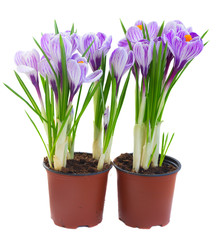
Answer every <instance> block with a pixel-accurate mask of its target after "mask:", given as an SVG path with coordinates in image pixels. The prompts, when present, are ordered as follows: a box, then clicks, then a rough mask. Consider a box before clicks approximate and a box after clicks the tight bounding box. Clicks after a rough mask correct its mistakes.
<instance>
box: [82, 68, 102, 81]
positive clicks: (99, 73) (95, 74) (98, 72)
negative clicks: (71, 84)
mask: <svg viewBox="0 0 222 240" xmlns="http://www.w3.org/2000/svg"><path fill="white" fill-rule="evenodd" d="M102 75H103V71H102V70H96V71H95V72H93V73H91V74H90V75H89V76H87V77H85V79H84V80H83V82H85V83H91V82H95V81H98V80H99V79H100V78H101V77H102Z"/></svg>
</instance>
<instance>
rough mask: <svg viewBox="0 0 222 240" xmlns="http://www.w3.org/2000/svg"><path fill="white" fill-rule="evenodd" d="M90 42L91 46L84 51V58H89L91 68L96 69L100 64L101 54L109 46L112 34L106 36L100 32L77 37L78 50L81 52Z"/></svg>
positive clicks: (103, 53)
mask: <svg viewBox="0 0 222 240" xmlns="http://www.w3.org/2000/svg"><path fill="white" fill-rule="evenodd" d="M93 41H94V42H93ZM92 42H93V44H92V46H91V47H90V49H89V50H88V52H87V53H86V58H87V59H88V58H89V63H90V65H91V68H92V70H93V71H96V70H98V69H99V67H100V66H101V61H102V56H105V55H106V54H107V53H108V51H109V49H110V48H111V43H112V36H109V37H106V35H105V34H104V33H101V32H98V33H97V34H94V33H88V34H85V35H83V36H82V37H80V39H79V48H78V50H79V52H80V53H81V54H83V53H84V52H85V51H86V50H87V48H88V47H89V46H90V44H91V43H92Z"/></svg>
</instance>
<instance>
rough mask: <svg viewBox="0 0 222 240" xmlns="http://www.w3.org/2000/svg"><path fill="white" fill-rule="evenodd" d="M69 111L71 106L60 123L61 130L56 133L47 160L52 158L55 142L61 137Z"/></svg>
mask: <svg viewBox="0 0 222 240" xmlns="http://www.w3.org/2000/svg"><path fill="white" fill-rule="evenodd" d="M71 111H72V106H70V108H69V111H68V112H67V113H66V116H65V118H64V120H63V121H62V125H61V128H60V129H59V132H58V134H57V136H56V138H55V140H54V143H53V146H52V148H51V150H50V155H49V158H50V159H51V158H52V156H53V152H54V150H55V146H56V143H57V141H58V139H59V137H60V135H61V132H62V130H63V128H64V126H65V124H66V122H67V120H68V118H69V115H70V113H71Z"/></svg>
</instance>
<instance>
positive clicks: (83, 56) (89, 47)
mask: <svg viewBox="0 0 222 240" xmlns="http://www.w3.org/2000/svg"><path fill="white" fill-rule="evenodd" d="M94 42H95V39H94V40H93V41H92V42H91V43H90V45H89V46H88V47H87V49H86V51H85V52H84V53H83V55H82V57H85V55H86V53H87V52H88V51H89V49H90V48H91V47H92V45H93V43H94ZM88 60H89V59H88Z"/></svg>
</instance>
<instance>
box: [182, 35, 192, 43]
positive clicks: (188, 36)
mask: <svg viewBox="0 0 222 240" xmlns="http://www.w3.org/2000/svg"><path fill="white" fill-rule="evenodd" d="M184 37H185V39H186V42H189V41H191V40H192V37H191V36H190V35H185V36H184Z"/></svg>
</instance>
